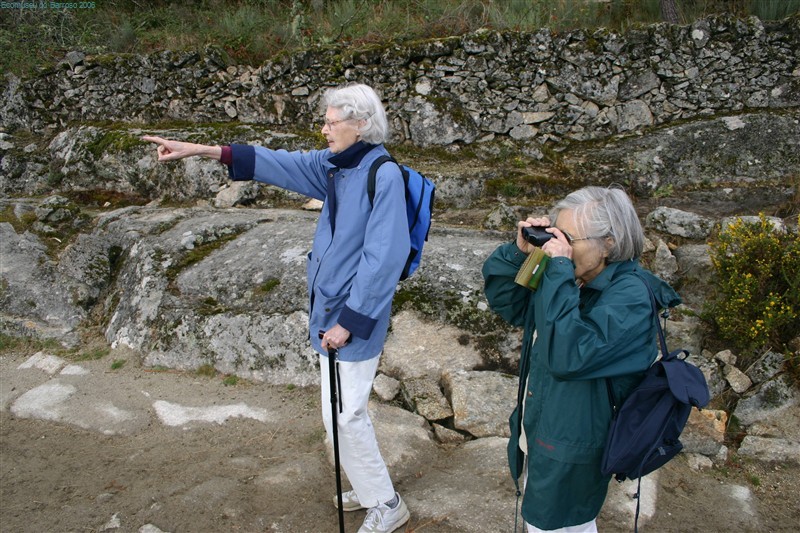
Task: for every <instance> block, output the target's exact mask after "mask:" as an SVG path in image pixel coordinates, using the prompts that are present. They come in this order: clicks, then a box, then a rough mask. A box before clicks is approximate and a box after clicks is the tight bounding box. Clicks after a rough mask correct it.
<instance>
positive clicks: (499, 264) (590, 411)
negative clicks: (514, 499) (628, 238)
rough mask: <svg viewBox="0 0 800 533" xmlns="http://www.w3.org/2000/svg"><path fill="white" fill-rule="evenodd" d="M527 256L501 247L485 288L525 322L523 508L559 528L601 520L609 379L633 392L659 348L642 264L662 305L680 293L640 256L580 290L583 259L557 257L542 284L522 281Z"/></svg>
mask: <svg viewBox="0 0 800 533" xmlns="http://www.w3.org/2000/svg"><path fill="white" fill-rule="evenodd" d="M525 257H526V255H525V254H523V253H522V252H521V251H520V250H519V248H517V245H516V243H514V242H511V243H508V244H504V245H501V246H500V247H499V248H497V250H495V252H494V253H493V254H492V255H491V256H490V257H489V258H488V259H487V260H486V262H485V263H484V265H483V275H484V279H485V292H486V297H487V299H488V301H489V305H490V306H491V307H492V309H493V310H494V311H495V312H497V313H498V314H499V315H500V316H501V317H503V318H504V319H505V320H506V321H508V322H509V323H511V324H513V325H515V326H522V327H524V328H525V329H524V336H523V345H522V354H521V357H520V388H519V391H518V393H517V408H516V409H515V410H514V412H513V413H512V414H511V417H510V419H509V423H510V426H511V439H510V440H509V443H508V458H509V467H510V470H511V475H512V477H513V479H514V480H515V482H516V481H517V480H518V479H519V477H520V475H521V474H522V469H523V465H524V459H525V457H524V455H523V452H522V450H521V449H520V447H519V440H520V437H521V435H522V431H521V429H522V428H524V430H525V432H524V433H525V437H526V439H527V440H526V445H527V450H528V457H527V458H528V462H527V468H528V470H527V473H528V482H527V485H526V487H525V495H524V497H523V500H522V516H523V517H524V518H525V520H526V521H527V522H528V523H530V524H533V525H534V526H536V527H538V528H540V529H558V528H561V527H566V526H574V525H577V524H582V523H584V522H588V521H590V520H593V519H594V518H595V517H596V516H597V514H598V513H599V512H600V508H601V507H602V505H603V501H604V500H605V496H606V490H607V487H608V481H609V479H610V476H603V475H602V474H601V472H600V460H601V457H602V453H603V448H604V446H605V440H606V435H607V434H608V426H609V424H610V422H611V404H610V402H609V399H608V391H607V387H606V378H612V379H611V381H612V383H613V387H614V393H615V396H616V397H617V398H621V399H624V398H626V397H627V396H628V395H629V394H630V392H631V390H632V389H633V388H634V387H635V386H636V385H637V384H638V383H639V382H640V381H641V378H642V375H643V372H644V371H645V370H647V368H648V367H649V366H650V364H651V363H652V362H653V361H654V360H655V358H656V355H657V347H656V342H655V339H656V324H655V317H654V316H653V313H652V311H651V306H650V298H649V295H648V292H647V289H646V288H645V287H644V285H643V284H642V281H641V279H640V278H639V277H638V276H636V275H635V274H634V271H638V272H639V273H640V274H641V275H642V276H644V277H645V278H646V279H647V281H648V283H649V285H650V286H651V288H652V290H653V292H654V293H655V296H656V300H657V303H658V305H659V306H660V307H672V306H675V305H677V304H679V303H680V298H679V297H678V295H677V293H675V291H674V290H673V289H672V288H671V287H670V286H669V285H667V284H666V283H665V282H664V281H662V280H660V279H659V278H657V277H656V276H654V275H653V274H651V273H650V272H648V271H647V270H645V269H644V268H642V267H641V266H640V265H639V263H638V261H622V262H614V263H610V264H608V266H606V268H605V269H603V271H602V272H600V273H599V274H598V275H597V277H596V278H595V279H593V280H592V281H591V282H590V283H588V284H586V286H584V287H583V288H578V287H577V286H576V285H575V272H574V269H575V265H574V264H573V263H572V261H571V260H569V259H567V258H566V257H555V258H553V259H551V260H550V261H549V262H548V264H547V267H546V269H545V272H544V276H543V278H542V280H541V282H540V284H539V288H538V290H537V291H536V292H533V291H531V290H529V289H527V288H525V287H521V286H520V285H517V284H516V283H515V282H514V276H515V275H516V273H517V271H518V270H519V268H520V266H522V263H523V261H524V260H525ZM534 332H535V333H536V335H535V336H534ZM523 404H524V410H523ZM523 415H524V416H523ZM520 426H522V428H521V427H520Z"/></svg>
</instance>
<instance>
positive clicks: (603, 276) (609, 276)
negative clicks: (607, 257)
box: [586, 259, 639, 291]
mask: <svg viewBox="0 0 800 533" xmlns="http://www.w3.org/2000/svg"><path fill="white" fill-rule="evenodd" d="M638 266H639V260H638V259H633V260H630V261H614V262H613V263H609V264H608V265H606V267H605V268H604V269H603V270H602V272H600V273H599V274H598V275H597V277H596V278H594V279H593V280H592V281H590V282H589V283H587V284H586V287H587V288H589V289H594V290H596V291H602V290H603V289H605V288H606V287H608V286H609V284H611V281H612V280H613V279H614V278H615V277H616V276H617V275H619V274H623V273H625V272H633V271H634V269H636V268H637V267H638Z"/></svg>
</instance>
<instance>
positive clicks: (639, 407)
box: [601, 274, 710, 531]
mask: <svg viewBox="0 0 800 533" xmlns="http://www.w3.org/2000/svg"><path fill="white" fill-rule="evenodd" d="M637 275H638V274H637ZM640 279H642V282H643V283H644V284H645V286H646V287H647V290H648V292H649V293H650V304H651V305H652V308H653V313H654V314H655V319H656V326H657V330H658V340H659V344H660V347H661V359H659V360H658V361H656V362H655V363H653V364H652V365H651V366H650V368H649V369H647V371H646V372H645V376H644V379H643V380H642V382H641V383H640V384H639V385H638V386H637V387H636V388H634V389H633V391H632V392H631V393H630V395H628V397H627V398H626V399H625V401H624V402H623V403H622V406H621V407H620V405H619V402H618V401H617V400H616V399H615V398H614V392H613V389H612V386H611V381H610V380H609V379H606V387H607V389H608V398H609V402H610V403H611V408H612V413H613V414H612V420H611V426H610V427H609V431H608V437H607V439H606V447H605V450H604V452H603V459H602V464H601V472H602V473H603V475H610V474H613V475H614V477H615V478H616V479H617V480H618V481H624V480H625V479H637V478H638V479H639V489H637V494H636V498H637V501H636V518H635V522H634V531H638V521H639V493H640V489H641V478H642V476H645V475H647V474H649V473H650V472H652V471H654V470H656V469H657V468H660V467H661V466H663V465H664V464H666V463H667V462H668V461H669V460H670V459H672V458H673V457H675V456H676V455H677V454H678V453H679V452H680V451H681V450H682V449H683V444H682V443H681V441H680V439H679V437H680V435H681V432H682V431H683V428H684V426H686V421H687V420H688V419H689V414H690V413H691V410H692V406H695V407H698V408H700V407H705V406H706V405H707V404H708V402H709V400H710V394H709V391H708V384H707V383H706V378H705V376H703V373H702V372H701V371H700V369H699V368H697V367H696V366H694V365H693V364H691V363H689V362H688V361H686V356H688V355H689V352H687V351H686V350H675V351H673V352H668V351H667V343H666V340H665V338H664V330H663V329H662V328H661V324H660V323H659V321H658V314H657V311H656V309H657V308H656V299H655V296H654V295H653V291H652V289H651V288H650V284H649V283H647V282H646V281H645V280H644V278H641V277H640ZM680 355H683V358H681V357H679V356H680Z"/></svg>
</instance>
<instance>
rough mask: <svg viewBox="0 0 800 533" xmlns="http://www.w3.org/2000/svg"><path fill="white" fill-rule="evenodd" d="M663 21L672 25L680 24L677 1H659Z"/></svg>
mask: <svg viewBox="0 0 800 533" xmlns="http://www.w3.org/2000/svg"><path fill="white" fill-rule="evenodd" d="M659 4H660V5H661V19H662V20H663V21H664V22H669V23H670V24H678V22H679V20H678V6H677V4H676V0H659Z"/></svg>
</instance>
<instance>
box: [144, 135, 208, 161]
mask: <svg viewBox="0 0 800 533" xmlns="http://www.w3.org/2000/svg"><path fill="white" fill-rule="evenodd" d="M142 140H143V141H147V142H151V143H155V144H157V145H158V148H156V151H157V152H158V160H159V161H177V160H178V159H183V158H185V157H194V156H198V157H205V158H208V159H216V160H217V161H219V159H220V157H221V156H222V147H220V146H208V145H205V144H194V143H187V142H182V141H172V140H169V139H163V138H161V137H153V136H149V135H145V136H143V137H142Z"/></svg>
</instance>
